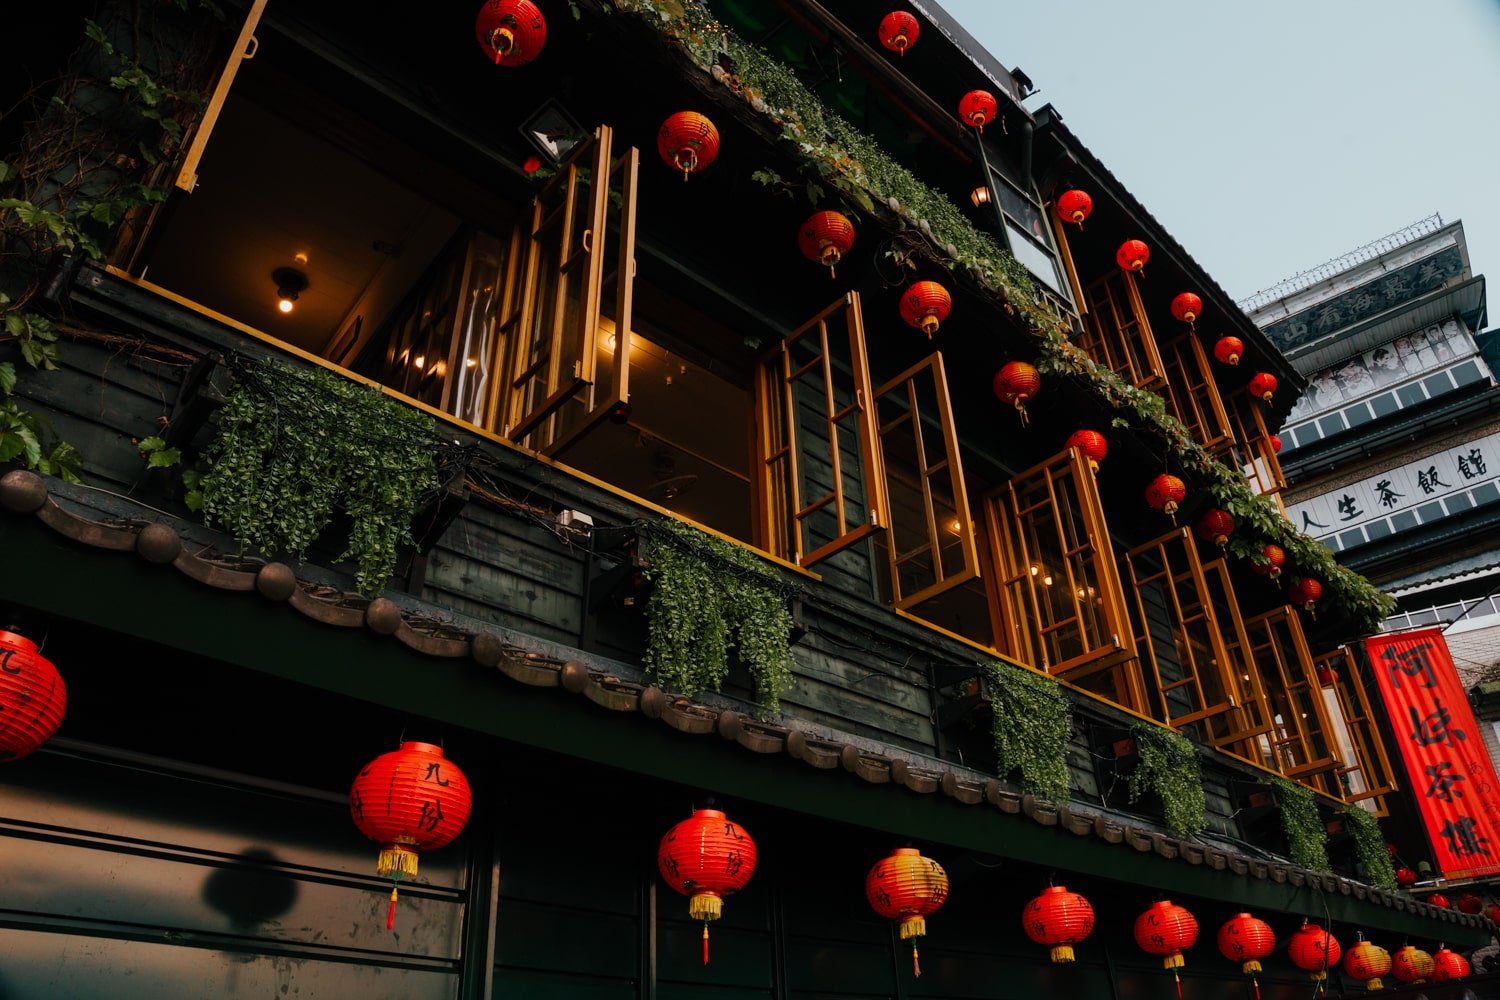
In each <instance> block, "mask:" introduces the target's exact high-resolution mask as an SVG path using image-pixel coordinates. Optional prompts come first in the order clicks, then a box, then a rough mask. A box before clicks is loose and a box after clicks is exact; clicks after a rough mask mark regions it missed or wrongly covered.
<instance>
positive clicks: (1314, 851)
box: [1271, 778, 1394, 878]
mask: <svg viewBox="0 0 1500 1000" xmlns="http://www.w3.org/2000/svg"><path fill="white" fill-rule="evenodd" d="M1271 787H1272V788H1273V789H1275V791H1276V800H1277V803H1278V804H1279V805H1280V806H1281V828H1282V830H1283V831H1285V833H1286V842H1287V849H1288V850H1289V851H1290V852H1291V855H1292V861H1293V862H1295V863H1296V864H1298V865H1301V866H1302V867H1303V868H1309V869H1311V870H1313V871H1319V872H1326V871H1328V870H1329V868H1330V865H1329V863H1328V832H1327V830H1326V829H1325V828H1324V826H1323V820H1322V818H1321V817H1319V815H1318V803H1317V800H1316V799H1314V798H1313V793H1312V792H1311V791H1310V790H1309V789H1307V788H1304V787H1303V786H1301V785H1294V784H1292V783H1291V782H1290V781H1287V780H1286V779H1285V778H1272V779H1271ZM1381 849H1382V850H1384V847H1382V848H1381ZM1392 877H1393V878H1394V876H1392Z"/></svg>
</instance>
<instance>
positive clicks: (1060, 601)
mask: <svg viewBox="0 0 1500 1000" xmlns="http://www.w3.org/2000/svg"><path fill="white" fill-rule="evenodd" d="M984 515H985V522H986V527H987V531H986V536H987V537H988V539H989V542H990V551H991V556H992V562H993V564H994V566H995V569H996V573H995V590H996V591H997V594H996V596H997V600H998V603H999V606H1000V609H999V610H1000V614H999V618H1000V632H1001V643H1000V648H1001V649H1002V650H1003V651H1004V652H1006V653H1008V654H1009V655H1010V656H1012V657H1014V658H1015V659H1017V660H1020V661H1021V662H1022V663H1025V664H1028V665H1030V666H1033V667H1036V668H1037V669H1038V670H1045V671H1047V672H1048V673H1052V674H1060V675H1067V676H1068V679H1069V680H1071V681H1075V682H1076V681H1081V680H1084V679H1085V678H1088V677H1090V675H1093V674H1096V673H1101V672H1109V673H1111V674H1114V675H1117V676H1109V677H1100V678H1098V680H1097V683H1100V684H1103V685H1104V688H1103V689H1102V690H1101V691H1100V692H1099V693H1101V694H1104V695H1105V697H1108V698H1109V699H1110V700H1111V701H1114V702H1116V703H1118V704H1123V705H1127V706H1129V707H1131V708H1133V709H1137V710H1139V708H1140V707H1141V702H1142V689H1141V684H1140V680H1139V670H1138V668H1137V667H1136V666H1135V665H1134V663H1133V662H1132V661H1133V658H1134V656H1135V645H1134V642H1133V640H1132V637H1131V632H1130V623H1129V620H1128V618H1127V613H1126V610H1125V605H1124V589H1123V588H1122V587H1121V586H1120V576H1119V571H1118V568H1117V567H1116V565H1115V560H1114V553H1113V552H1112V551H1111V549H1110V544H1109V527H1108V525H1106V524H1105V521H1104V508H1103V505H1102V504H1100V502H1099V491H1098V488H1097V486H1096V485H1095V483H1094V476H1093V473H1091V472H1090V471H1089V467H1088V461H1087V460H1086V459H1085V458H1084V457H1083V456H1082V455H1081V454H1079V452H1078V451H1077V449H1074V448H1069V449H1067V450H1066V451H1063V452H1060V453H1058V454H1056V455H1054V456H1052V457H1051V458H1049V459H1047V461H1045V462H1043V463H1041V464H1040V465H1037V466H1033V467H1032V468H1030V469H1027V470H1026V471H1024V472H1022V473H1020V474H1018V475H1016V476H1013V477H1012V478H1011V480H1010V482H1009V483H1007V484H1006V485H1004V486H1002V487H1000V488H998V489H996V490H994V491H992V492H991V493H989V494H988V495H987V496H986V497H985V498H984Z"/></svg>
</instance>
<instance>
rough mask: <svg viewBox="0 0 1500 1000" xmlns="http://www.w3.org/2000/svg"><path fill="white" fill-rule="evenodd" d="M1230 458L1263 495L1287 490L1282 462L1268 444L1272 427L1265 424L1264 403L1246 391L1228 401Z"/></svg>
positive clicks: (1253, 486) (1254, 488)
mask: <svg viewBox="0 0 1500 1000" xmlns="http://www.w3.org/2000/svg"><path fill="white" fill-rule="evenodd" d="M1229 424H1230V429H1231V431H1232V435H1233V436H1232V438H1231V440H1230V455H1229V457H1230V461H1231V463H1232V464H1233V465H1234V466H1235V467H1236V468H1238V469H1239V470H1240V471H1241V472H1243V473H1244V474H1245V478H1246V479H1247V480H1249V482H1250V488H1251V489H1253V490H1254V491H1255V492H1257V493H1259V494H1261V495H1262V496H1266V495H1268V494H1276V493H1280V492H1281V491H1282V490H1284V489H1286V477H1285V476H1283V475H1282V474H1281V462H1280V460H1278V459H1277V457H1276V449H1275V448H1273V447H1272V446H1271V430H1270V428H1269V427H1267V426H1266V415H1265V406H1264V404H1262V403H1261V401H1260V400H1258V399H1255V398H1254V397H1252V396H1251V395H1250V392H1249V390H1248V389H1247V390H1244V391H1241V392H1238V393H1236V394H1235V395H1234V396H1233V397H1231V398H1230V400H1229Z"/></svg>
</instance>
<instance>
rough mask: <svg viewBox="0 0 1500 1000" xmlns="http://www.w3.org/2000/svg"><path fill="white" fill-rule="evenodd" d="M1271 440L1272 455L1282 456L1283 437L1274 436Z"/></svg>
mask: <svg viewBox="0 0 1500 1000" xmlns="http://www.w3.org/2000/svg"><path fill="white" fill-rule="evenodd" d="M1269 440H1270V442H1271V454H1273V455H1280V454H1281V435H1280V434H1272V435H1271V436H1270V439H1269Z"/></svg>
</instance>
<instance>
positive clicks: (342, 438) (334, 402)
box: [185, 360, 438, 595]
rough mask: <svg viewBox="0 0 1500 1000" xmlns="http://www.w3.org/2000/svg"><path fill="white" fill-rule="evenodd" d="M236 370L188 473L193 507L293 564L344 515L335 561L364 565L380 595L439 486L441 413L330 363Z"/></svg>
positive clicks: (363, 579) (369, 587)
mask: <svg viewBox="0 0 1500 1000" xmlns="http://www.w3.org/2000/svg"><path fill="white" fill-rule="evenodd" d="M235 374H236V379H235V382H234V385H233V386H232V387H231V388H230V390H229V392H228V393H227V394H226V400H225V403H224V405H223V407H222V408H220V410H219V411H218V413H217V414H216V415H215V422H216V424H217V425H218V432H217V433H216V434H215V436H214V439H213V441H212V442H211V443H210V444H209V446H208V447H207V448H206V449H205V450H204V452H203V455H202V457H201V459H200V462H199V468H198V469H197V470H194V472H193V473H192V474H191V475H188V476H186V477H185V478H186V480H187V485H188V487H189V490H190V492H189V494H188V504H189V506H191V507H194V508H195V509H201V510H202V511H203V515H204V521H205V523H207V524H210V525H221V526H223V527H224V528H225V529H226V530H228V531H229V532H230V533H231V534H233V535H234V537H235V540H236V541H237V542H239V544H240V545H243V546H245V547H247V548H249V547H254V548H256V549H259V550H260V551H261V552H264V553H266V554H268V555H277V556H285V557H287V558H289V559H293V560H296V561H301V560H302V559H303V558H304V557H305V556H306V554H307V549H308V546H310V545H311V544H312V543H313V541H314V540H315V539H317V537H318V536H319V535H320V534H322V532H323V530H324V529H325V528H327V527H328V525H329V523H330V522H331V521H332V520H333V518H334V515H335V514H336V513H340V512H342V513H343V514H346V515H347V516H348V518H349V521H350V525H349V539H348V547H347V548H346V549H345V551H344V552H343V553H342V554H341V555H340V556H339V557H338V558H339V559H346V558H347V559H353V560H354V561H355V563H356V564H357V566H358V570H357V572H356V573H355V585H356V586H357V587H358V588H359V591H360V593H362V594H367V595H375V594H378V593H380V592H381V591H382V590H384V589H385V584H386V581H387V580H388V579H389V578H390V576H391V573H392V572H393V571H394V570H395V567H396V556H397V549H398V547H399V546H400V545H401V544H402V543H409V542H410V541H411V522H412V518H413V516H414V515H415V514H416V512H417V506H418V504H419V502H420V501H421V499H422V498H423V497H424V496H425V495H427V494H429V493H431V492H432V491H433V490H436V489H437V487H438V476H437V468H436V457H437V442H436V431H437V425H436V422H435V421H434V420H433V418H432V417H431V416H429V415H427V414H426V413H423V412H422V411H420V410H417V409H414V408H412V407H410V406H406V405H404V404H402V403H399V402H397V401H396V400H394V399H392V398H391V397H389V396H386V395H384V394H383V393H380V392H378V391H377V390H375V389H373V388H371V387H369V386H366V385H362V384H360V383H357V382H354V381H352V380H350V379H348V378H345V377H343V376H341V375H337V374H335V373H333V372H330V371H327V370H325V369H322V368H312V369H306V370H303V369H297V368H293V367H292V366H290V365H288V364H285V363H283V362H280V361H270V360H266V361H241V362H239V364H238V366H237V371H236V373H235Z"/></svg>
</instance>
